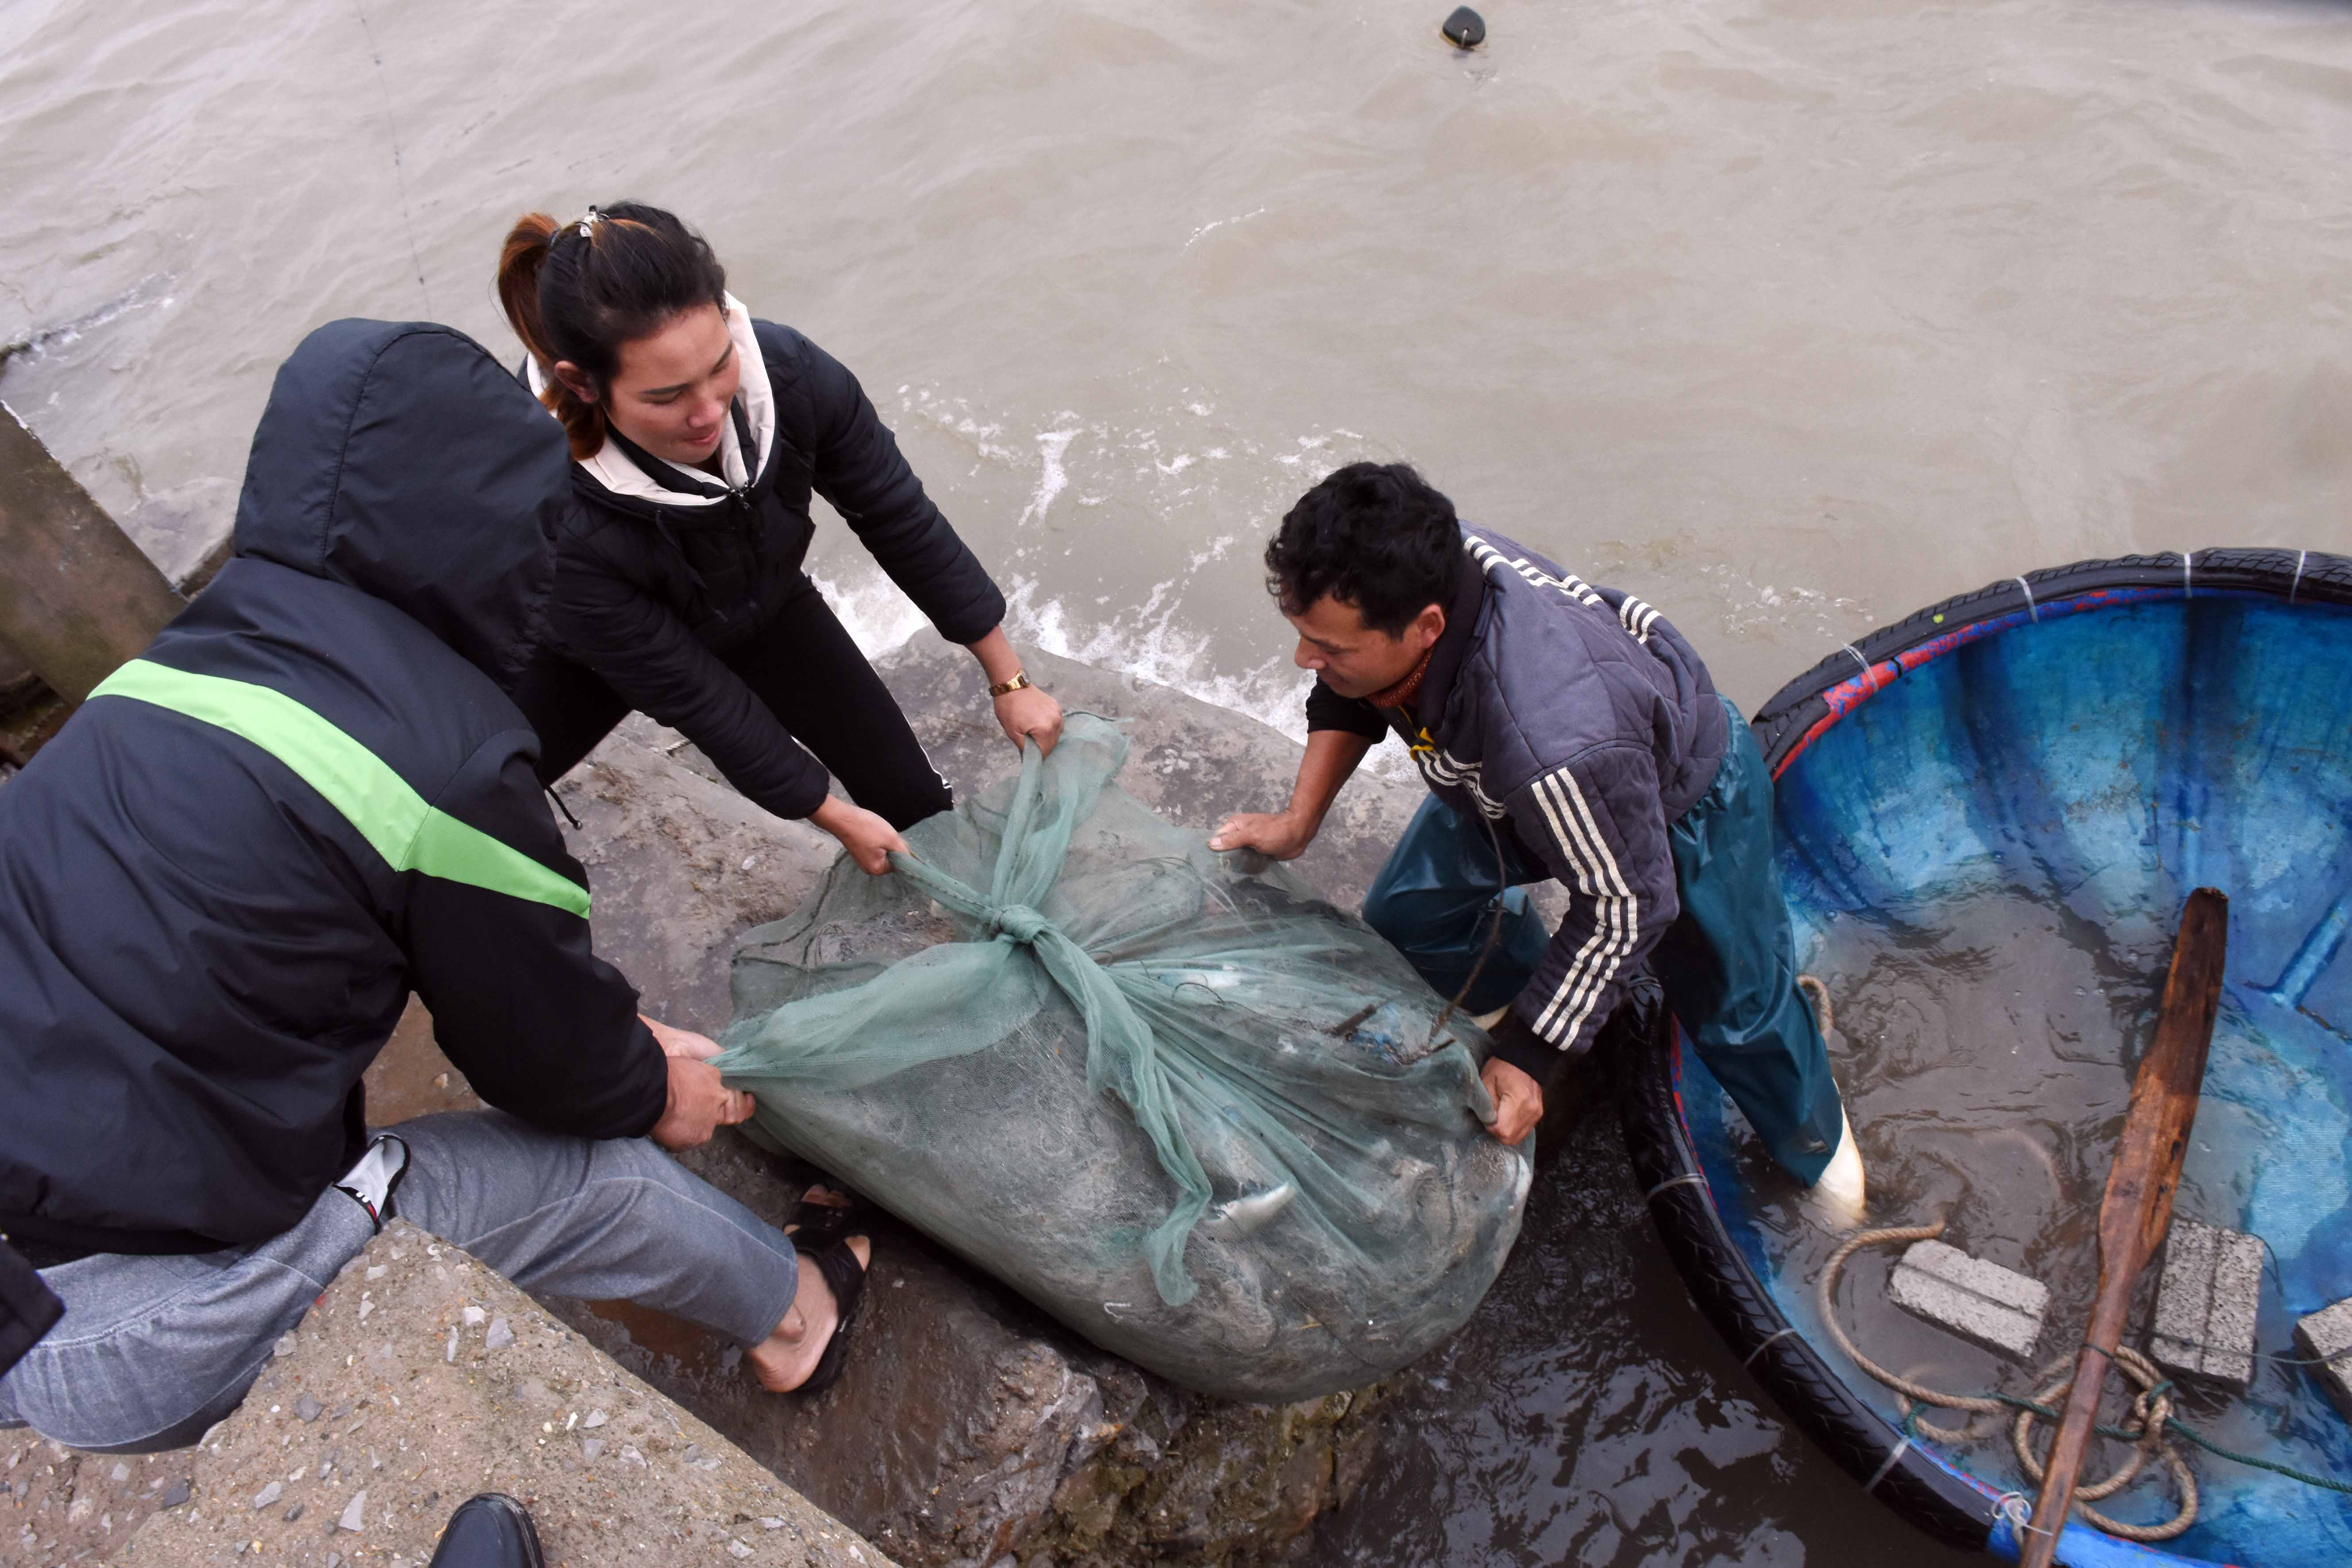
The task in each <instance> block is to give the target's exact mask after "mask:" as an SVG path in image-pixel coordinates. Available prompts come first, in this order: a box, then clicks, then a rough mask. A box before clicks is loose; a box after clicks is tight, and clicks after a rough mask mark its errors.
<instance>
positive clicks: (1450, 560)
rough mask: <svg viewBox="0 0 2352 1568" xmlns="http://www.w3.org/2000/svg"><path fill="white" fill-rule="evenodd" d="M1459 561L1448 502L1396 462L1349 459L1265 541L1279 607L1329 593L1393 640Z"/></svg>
mask: <svg viewBox="0 0 2352 1568" xmlns="http://www.w3.org/2000/svg"><path fill="white" fill-rule="evenodd" d="M1461 561H1462V532H1461V525H1460V524H1459V523H1458V522H1457V521H1455V518H1454V503H1453V502H1452V501H1450V500H1446V499H1445V498H1444V496H1443V495H1441V494H1439V493H1438V492H1437V491H1436V490H1435V489H1432V488H1431V486H1430V484H1429V481H1428V480H1426V479H1423V478H1422V477H1421V476H1420V475H1419V474H1417V473H1415V472H1414V471H1413V470H1412V468H1411V467H1410V466H1408V465H1406V464H1403V463H1350V464H1349V465H1348V466H1347V467H1346V468H1340V469H1339V470H1337V471H1336V472H1334V473H1332V474H1331V475H1329V476H1328V478H1326V479H1324V480H1323V482H1322V483H1321V484H1318V485H1317V486H1316V487H1315V488H1314V489H1311V490H1308V491H1307V493H1306V494H1305V495H1303V496H1301V497H1299V498H1298V504H1297V505H1296V506H1294V507H1292V508H1291V509H1290V510H1289V511H1288V512H1286V513H1285V514H1284V516H1283V519H1282V526H1281V527H1280V528H1279V529H1277V530H1276V531H1275V535H1274V538H1273V540H1272V542H1269V543H1268V544H1267V545H1266V547H1265V587H1266V592H1268V593H1270V594H1272V595H1274V596H1275V598H1276V600H1277V601H1279V602H1280V604H1281V605H1282V608H1283V611H1284V613H1286V614H1287V615H1294V616H1295V615H1297V614H1299V613H1300V612H1302V611H1304V610H1307V609H1308V608H1310V607H1311V606H1312V605H1314V604H1315V603H1316V601H1318V600H1319V599H1322V598H1325V597H1329V598H1333V599H1337V600H1339V602H1340V603H1341V604H1343V605H1353V606H1354V607H1355V610H1356V613H1357V614H1358V615H1360V616H1363V617H1364V625H1366V626H1370V628H1371V629H1372V630H1374V631H1377V632H1382V633H1385V634H1386V635H1388V636H1390V637H1395V636H1397V635H1398V634H1399V633H1401V632H1402V631H1403V630H1404V628H1405V626H1407V625H1408V624H1410V623H1411V622H1412V618H1413V616H1417V615H1419V614H1421V612H1422V611H1423V609H1424V608H1425V607H1427V606H1428V605H1443V604H1444V603H1445V602H1446V600H1447V598H1448V596H1449V595H1451V594H1452V592H1453V589H1454V572H1455V571H1456V570H1457V569H1458V568H1459V566H1460V563H1461Z"/></svg>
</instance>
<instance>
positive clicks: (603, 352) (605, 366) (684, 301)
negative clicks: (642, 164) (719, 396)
mask: <svg viewBox="0 0 2352 1568" xmlns="http://www.w3.org/2000/svg"><path fill="white" fill-rule="evenodd" d="M498 289H499V304H501V305H503V306H504V307H505V308H506V313H507V321H509V323H510V324H511V325H512V326H513V327H514V331H515V336H517V337H519V338H520V339H521V340H522V344H523V347H524V348H525V349H526V350H528V351H529V352H530V356H531V358H533V359H535V360H537V361H538V362H539V368H540V373H541V375H542V376H544V377H545V378H546V390H545V391H543V392H542V393H541V395H540V400H541V402H543V403H545V404H546V405H548V407H550V408H551V409H553V410H554V411H555V415H556V416H557V417H558V418H560V419H562V421H563V430H564V434H565V435H566V436H567V437H570V438H571V442H572V456H573V457H575V458H590V457H593V456H594V455H595V454H596V452H597V451H598V449H600V448H601V447H603V446H604V404H603V403H602V402H601V401H598V402H590V401H587V400H585V399H583V398H581V397H578V396H576V395H573V393H572V390H571V389H570V388H569V387H567V386H565V385H564V384H563V383H562V381H561V380H560V379H558V378H557V376H556V374H555V366H556V363H557V362H558V361H560V360H569V361H571V362H572V363H574V364H576V365H578V366H579V367H580V368H581V369H583V370H584V371H586V372H587V373H588V374H589V376H590V377H591V378H592V379H593V381H594V382H595V384H596V386H597V388H598V390H599V391H600V392H601V391H602V390H603V389H604V388H605V387H606V386H608V385H610V384H611V383H612V379H613V373H614V371H615V370H617V369H618V368H619V366H620V363H621V345H622V344H623V343H625V342H632V341H634V340H635V339H637V338H642V337H646V336H648V335H649V334H651V333H653V332H656V331H660V330H661V328H662V326H663V325H664V324H665V323H667V321H670V319H671V318H673V317H675V316H677V315H678V314H679V313H680V312H681V311H686V310H695V309H698V307H700V306H703V305H715V306H718V307H719V309H720V310H725V309H726V296H727V269H726V268H723V267H721V266H719V258H718V257H717V256H715V255H713V254H712V252H711V249H710V246H709V243H708V242H707V241H705V240H704V239H703V237H701V236H700V235H698V234H697V233H695V232H694V231H693V230H692V229H690V228H688V227H687V226H686V225H684V224H683V223H680V222H679V221H678V220H677V216H675V215H673V214H670V213H667V212H664V211H663V210H662V209H661V208H659V207H653V206H646V205H644V204H643V203H641V202H615V203H614V204H613V205H611V206H608V207H591V208H589V209H588V216H587V217H585V218H583V219H581V220H580V221H579V222H577V223H568V224H559V223H557V222H556V221H555V219H553V218H551V217H550V216H548V215H547V214H545V213H525V214H524V215H523V216H521V217H520V219H518V220H517V221H516V223H515V226H514V227H513V228H512V229H510V230H509V231H508V234H507V239H506V244H505V246H504V247H502V248H501V249H500V250H499V277H498Z"/></svg>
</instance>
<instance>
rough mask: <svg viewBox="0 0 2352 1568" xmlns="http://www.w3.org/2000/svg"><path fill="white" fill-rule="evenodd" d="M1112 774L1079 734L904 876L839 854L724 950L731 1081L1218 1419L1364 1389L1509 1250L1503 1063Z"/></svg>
mask: <svg viewBox="0 0 2352 1568" xmlns="http://www.w3.org/2000/svg"><path fill="white" fill-rule="evenodd" d="M1126 754H1127V742H1126V739H1125V738H1124V737H1123V736H1122V735H1120V734H1119V732H1118V730H1117V728H1116V727H1115V726H1113V725H1112V724H1111V723H1110V722H1109V721H1107V720H1104V719H1101V718H1098V717H1096V716H1095V715H1092V714H1073V715H1072V716H1071V717H1070V719H1069V721H1068V724H1067V727H1066V731H1065V733H1064V736H1063V739H1062V741H1061V743H1060V744H1059V745H1058V746H1056V747H1055V750H1054V752H1053V754H1052V755H1051V756H1050V757H1041V756H1039V755H1038V753H1037V752H1036V751H1035V749H1034V747H1033V748H1031V749H1029V750H1028V751H1027V752H1025V753H1024V758H1023V763H1022V767H1021V772H1020V773H1019V775H1018V776H1017V777H1015V778H1012V779H1008V780H1005V781H1003V783H1001V784H998V785H996V786H995V787H993V788H992V789H989V790H987V791H984V792H982V794H981V795H979V796H978V797H976V798H973V799H970V800H967V801H965V802H964V803H963V804H961V805H958V807H957V808H956V809H955V810H954V811H952V812H948V813H942V814H941V815H940V816H934V817H932V818H930V819H929V820H928V821H926V822H923V823H920V824H919V825H917V826H915V827H914V828H912V829H910V830H909V831H908V834H907V836H906V837H907V841H908V845H909V847H910V848H911V849H912V851H913V852H912V854H911V855H908V856H903V857H894V864H895V866H896V869H895V871H894V872H893V873H892V874H890V875H887V876H884V877H868V876H866V874H865V873H863V872H861V871H859V870H858V869H857V868H856V866H855V865H854V864H853V863H851V862H850V861H849V860H848V859H847V858H846V857H845V858H842V859H841V860H839V861H837V862H836V863H835V866H834V868H833V869H832V871H831V873H830V874H829V875H828V876H827V877H826V879H825V881H824V885H823V887H822V888H821V889H819V890H818V892H817V894H816V896H815V897H814V899H813V900H810V902H809V903H808V904H806V905H804V906H803V908H801V909H800V910H795V911H794V912H793V914H792V915H790V916H788V917H787V918H785V919H783V920H782V921H776V922H774V923H772V924H771V925H766V926H762V927H760V928H758V929H757V930H754V931H751V932H749V933H747V934H746V935H745V936H744V937H743V939H742V941H741V942H740V944H739V946H738V948H737V951H736V955H735V963H734V971H733V988H734V1001H735V1020H734V1023H733V1025H732V1026H730V1029H729V1030H728V1033H727V1037H726V1044H727V1046H728V1047H729V1048H728V1050H727V1052H726V1054H725V1055H724V1056H722V1057H720V1058H719V1059H718V1064H717V1065H718V1066H719V1068H720V1069H721V1070H722V1071H723V1072H724V1073H725V1074H726V1076H727V1080H728V1081H729V1082H730V1083H731V1084H734V1085H736V1086H738V1087H740V1088H744V1089H751V1090H753V1091H754V1092H755V1093H756V1094H757V1095H758V1096H759V1100H760V1110H759V1114H758V1126H759V1128H760V1129H761V1131H763V1132H764V1133H766V1134H767V1135H768V1136H769V1137H771V1138H772V1139H773V1140H775V1141H776V1142H780V1143H782V1145H784V1146H785V1147H787V1148H790V1149H792V1150H793V1151H794V1152H798V1153H800V1154H802V1155H803V1156H805V1157H806V1158H808V1159H810V1160H813V1161H814V1162H816V1163H819V1164H821V1165H823V1166H824V1168H825V1169H827V1170H829V1171H832V1172H834V1173H837V1174H838V1175H839V1176H840V1177H841V1178H842V1179H843V1180H844V1181H846V1182H848V1183H850V1184H852V1185H854V1186H856V1188H857V1189H858V1191H860V1192H861V1193H863V1194H866V1196H868V1197H870V1198H872V1199H873V1200H875V1201H876V1202H877V1203H879V1204H881V1205H883V1206H885V1207H887V1208H888V1209H890V1210H891V1211H892V1212H894V1213H896V1214H897V1215H899V1216H900V1217H901V1218H903V1219H905V1220H907V1221H908V1222H909V1223H911V1224H913V1225H915V1226H918V1227H919V1228H920V1229H922V1230H923V1231H925V1232H926V1233H928V1234H929V1235H930V1236H931V1237H934V1238H936V1239H937V1240H939V1241H940V1242H942V1243H944V1244H946V1245H947V1246H949V1247H952V1248H954V1249H955V1250H957V1251H958V1252H961V1254H963V1255H964V1256H965V1257H967V1258H970V1259H971V1260H972V1261H973V1262H975V1263H977V1264H978V1265H980V1266H981V1267H982V1268H985V1269H987V1270H988V1271H989V1272H990V1273H992V1274H993V1275H995V1276H996V1277H997V1278H998V1279H1002V1280H1003V1281H1004V1282H1005V1283H1007V1284H1009V1285H1011V1286H1012V1287H1013V1288H1014V1289H1018V1290H1019V1291H1021V1292H1022V1293H1023V1294H1024V1295H1025V1296H1027V1297H1028V1298H1029V1299H1030V1300H1033V1301H1034V1302H1036V1303H1037V1304H1038V1305H1039V1306H1041V1307H1043V1308H1044V1309H1045V1310H1047V1311H1049V1312H1051V1313H1053V1314H1054V1315H1055V1317H1057V1318H1059V1319H1061V1320H1062V1321H1064V1322H1066V1323H1067V1324H1069V1325H1070V1326H1071V1327H1072V1328H1074V1329H1076V1330H1077V1331H1079V1332H1081V1333H1083V1334H1085V1335H1086V1336H1087V1338H1089V1339H1091V1340H1093V1341H1094V1342H1097V1343H1098V1344H1100V1345H1102V1346H1104V1347H1105V1348H1107V1349H1109V1350H1111V1351H1114V1352H1117V1353H1118V1354H1120V1355H1123V1356H1126V1357H1127V1358H1128V1359H1129V1360H1131V1361H1134V1362H1136V1363H1139V1364H1140V1365H1143V1366H1146V1367H1149V1368H1150V1369H1152V1370H1154V1371H1156V1372H1159V1373H1161V1374H1162V1375H1164V1376H1167V1377H1169V1378H1171V1380H1173V1381H1175V1382H1177V1383H1180V1384H1185V1385H1187V1386H1190V1387H1192V1388H1196V1389H1199V1390H1202V1391H1203V1392H1206V1393H1211V1394H1222V1395H1224V1396H1226V1397H1231V1398H1238V1399H1252V1400H1288V1399H1299V1398H1306V1397H1309V1396H1311V1395H1314V1394H1321V1393H1328V1392H1330V1391H1333V1390H1337V1389H1341V1388H1348V1387H1353V1386H1357V1385H1360V1384H1363V1383H1365V1382H1368V1381H1370V1380H1371V1379H1373V1378H1376V1377H1379V1376H1381V1375H1382V1374H1384V1373H1389V1372H1391V1371H1393V1370H1395V1369H1396V1368H1398V1367H1400V1366H1402V1365H1403V1364H1404V1363H1407V1362H1410V1361H1412V1359H1413V1358H1415V1357H1416V1356H1418V1355H1420V1354H1421V1353H1422V1352H1424V1351H1426V1350H1428V1349H1429V1348H1430V1347H1432V1346H1433V1345H1434V1344H1436V1343H1437V1342H1440V1341H1442V1340H1443V1339H1444V1338H1445V1337H1446V1336H1447V1335H1448V1334H1450V1333H1452V1332H1453V1331H1454V1329H1456V1328H1457V1327H1459V1326H1460V1325H1461V1323H1462V1322H1463V1321H1464V1320H1465V1319H1466V1318H1467V1317H1468V1316H1469V1314H1470V1312H1471V1310H1473V1309H1474V1308H1475V1306H1476V1305H1477V1303H1478V1301H1479V1300H1480V1299H1481V1298H1482V1297H1483V1296H1484V1295H1485V1294H1486V1289H1487V1287H1488V1286H1489V1285H1490V1284H1492V1283H1493V1281H1494V1278H1495V1275H1496V1272H1497V1271H1498V1270H1499V1269H1500V1268H1501V1267H1502V1264H1503V1260H1504V1258H1505V1257H1506V1256H1507V1254H1508V1252H1509V1250H1510V1247H1511V1243H1512V1241H1513V1239H1514V1238H1515V1237H1516V1236H1517V1231H1518V1224H1519V1209H1520V1205H1521V1202H1522V1200H1523V1199H1524V1197H1525V1195H1526V1193H1527V1188H1528V1175H1529V1169H1528V1151H1527V1147H1526V1146H1525V1145H1523V1146H1522V1147H1521V1148H1518V1149H1510V1148H1506V1147H1505V1146H1504V1145H1502V1144H1500V1143H1498V1142H1496V1141H1495V1139H1494V1138H1492V1137H1491V1136H1489V1135H1488V1134H1487V1133H1486V1131H1484V1129H1483V1126H1482V1122H1481V1117H1482V1115H1483V1114H1486V1113H1487V1112H1488V1111H1489V1110H1490V1107H1489V1106H1488V1102H1487V1100H1486V1091H1485V1089H1484V1088H1483V1087H1482V1086H1481V1085H1480V1083H1479V1081H1478V1076H1477V1075H1478V1064H1479V1062H1480V1060H1481V1059H1482V1058H1484V1056H1485V1054H1486V1049H1487V1047H1488V1042H1487V1040H1486V1037H1485V1036H1484V1034H1483V1033H1481V1032H1480V1031H1479V1030H1478V1028H1477V1027H1476V1026H1475V1024H1473V1023H1471V1022H1470V1020H1468V1019H1467V1018H1465V1017H1464V1016H1461V1015H1460V1014H1458V1013H1457V1014H1455V1015H1454V1016H1452V1017H1451V1018H1449V1019H1447V1020H1446V1021H1445V1022H1444V1026H1443V1027H1442V1028H1436V1027H1434V1026H1436V1025H1437V1024H1438V1022H1439V1019H1440V1016H1441V1015H1443V1014H1444V1011H1445V1003H1444V998H1442V997H1440V996H1438V995H1436V994H1434V993H1433V992H1432V991H1431V990H1430V989H1429V987H1428V986H1427V985H1426V984H1424V983H1423V981H1422V980H1421V978H1420V977H1419V976H1418V975H1416V974H1415V973H1413V971H1412V969H1411V968H1410V967H1409V966H1408V965H1407V964H1406V963H1405V962H1404V960H1403V959H1402V957H1400V956H1399V955H1398V954H1397V953H1396V952H1395V951H1394V950H1393V949H1392V948H1391V947H1390V946H1389V945H1388V944H1387V943H1386V942H1383V941H1381V939H1380V938H1379V937H1378V936H1376V935H1374V934H1373V933H1372V932H1371V931H1370V930H1369V929H1367V928H1366V927H1365V926H1364V925H1363V923H1362V922H1361V921H1358V920H1356V919H1354V918H1353V917H1351V916H1349V915H1346V914H1343V913H1341V912H1340V911H1339V910H1337V909H1335V908H1333V907H1332V906H1331V905H1330V904H1328V903H1327V902H1325V901H1323V900H1320V899H1318V897H1316V895H1315V894H1314V893H1313V892H1312V891H1311V890H1310V889H1308V888H1307V885H1306V884H1305V883H1304V882H1303V881H1301V880H1300V879H1298V878H1297V876H1296V875H1295V874H1293V873H1292V872H1291V871H1289V870H1288V869H1287V868H1284V867H1282V866H1279V865H1269V864H1267V863H1265V861H1264V859H1263V858H1262V857H1256V856H1248V857H1244V856H1239V855H1213V854H1211V853H1210V852H1209V850H1208V848H1207V847H1206V843H1205V840H1204V837H1203V836H1202V835H1201V834H1199V833H1197V832H1192V831H1189V830H1186V829H1182V828H1179V827H1177V826H1174V825H1173V824H1171V823H1169V822H1167V821H1166V820H1165V819H1163V818H1161V817H1160V816H1157V815H1156V814H1154V813H1153V812H1151V811H1150V810H1149V809H1147V808H1145V807H1144V806H1143V805H1139V803H1138V802H1136V801H1135V800H1134V799H1133V798H1132V797H1130V796H1129V795H1127V794H1126V793H1125V792H1124V791H1123V790H1121V789H1119V787H1118V785H1117V784H1115V783H1113V782H1111V781H1112V778H1113V775H1115V774H1116V773H1118V769H1119V766H1120V764H1121V763H1122V762H1124V760H1125V758H1126ZM1245 862H1246V863H1245Z"/></svg>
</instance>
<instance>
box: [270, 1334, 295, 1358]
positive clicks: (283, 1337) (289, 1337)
mask: <svg viewBox="0 0 2352 1568" xmlns="http://www.w3.org/2000/svg"><path fill="white" fill-rule="evenodd" d="M294 1345H295V1341H294V1331H293V1330H291V1329H289V1330H287V1331H285V1332H284V1333H282V1334H280V1335H278V1348H277V1349H276V1350H273V1351H271V1352H269V1353H270V1354H271V1355H273V1356H281V1355H292V1354H293V1353H294Z"/></svg>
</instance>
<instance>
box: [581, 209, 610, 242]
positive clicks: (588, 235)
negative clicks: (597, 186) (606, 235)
mask: <svg viewBox="0 0 2352 1568" xmlns="http://www.w3.org/2000/svg"><path fill="white" fill-rule="evenodd" d="M603 222H604V214H603V213H602V212H600V211H598V210H597V209H596V208H594V207H590V208H589V209H588V216H585V217H583V218H582V219H581V220H580V222H579V225H578V227H579V230H580V237H581V238H583V239H593V238H595V235H594V233H593V230H594V228H595V226H597V225H598V224H600V223H603Z"/></svg>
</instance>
